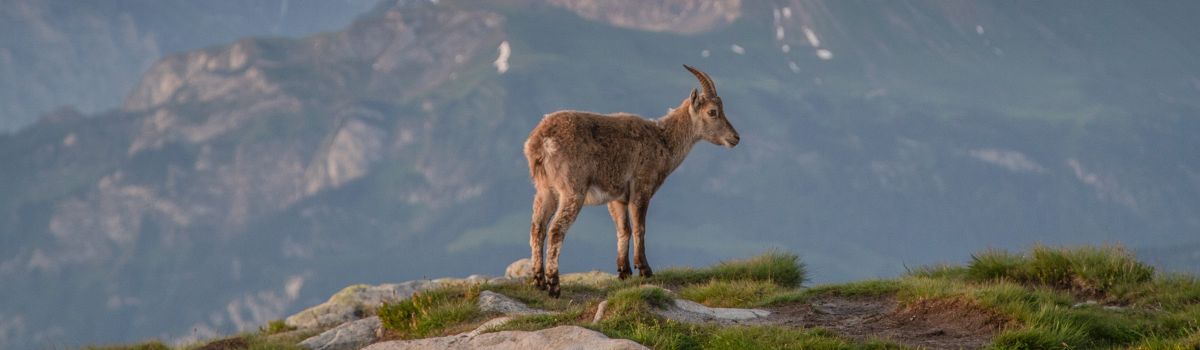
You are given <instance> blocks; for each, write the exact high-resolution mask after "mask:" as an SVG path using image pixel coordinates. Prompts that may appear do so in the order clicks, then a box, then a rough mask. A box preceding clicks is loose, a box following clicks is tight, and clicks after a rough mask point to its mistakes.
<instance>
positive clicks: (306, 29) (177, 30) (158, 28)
mask: <svg viewBox="0 0 1200 350" xmlns="http://www.w3.org/2000/svg"><path fill="white" fill-rule="evenodd" d="M373 4H374V1H373V0H338V1H297V2H293V1H289V0H252V1H206V2H204V3H196V2H193V1H177V0H166V1H154V0H124V1H98V2H97V1H91V2H83V3H80V2H78V1H61V0H4V1H0V33H3V34H0V131H12V130H16V129H18V128H20V127H23V126H26V125H29V124H30V123H32V122H33V121H34V120H35V119H36V118H37V116H38V115H40V114H43V113H46V112H47V111H51V110H53V109H56V108H59V107H62V106H70V107H72V108H76V109H79V110H82V111H84V112H87V113H95V112H99V111H103V110H107V109H111V108H113V107H116V106H119V105H120V103H121V100H122V98H123V97H125V95H126V94H127V93H128V92H129V89H131V88H133V86H134V85H136V84H137V81H138V78H139V77H140V76H141V75H142V73H143V72H144V71H145V70H146V68H147V67H149V66H150V65H151V64H152V63H154V62H155V61H157V60H158V59H159V58H161V57H162V56H164V55H170V54H174V53H179V52H183V51H186V50H192V49H196V48H200V47H206V46H211V45H224V44H227V43H229V42H231V41H234V40H237V39H239V38H242V37H249V36H304V35H309V34H312V33H315V32H321V31H331V30H337V29H341V27H343V26H345V24H346V23H349V22H350V21H351V20H352V19H353V17H354V16H356V15H358V14H359V13H362V12H364V11H366V10H367V9H369V8H370V7H371V6H372V5H373Z"/></svg>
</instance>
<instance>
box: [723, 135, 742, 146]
mask: <svg viewBox="0 0 1200 350" xmlns="http://www.w3.org/2000/svg"><path fill="white" fill-rule="evenodd" d="M741 141H742V137H741V136H738V135H733V137H730V138H729V139H728V140H725V143H727V144H729V148H733V147H734V146H737V145H738V142H741Z"/></svg>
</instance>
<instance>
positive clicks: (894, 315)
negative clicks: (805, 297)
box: [765, 296, 1010, 349]
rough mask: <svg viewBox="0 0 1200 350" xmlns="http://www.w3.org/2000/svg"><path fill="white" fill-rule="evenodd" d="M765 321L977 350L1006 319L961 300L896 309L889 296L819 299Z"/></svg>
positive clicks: (779, 311) (920, 345) (863, 337)
mask: <svg viewBox="0 0 1200 350" xmlns="http://www.w3.org/2000/svg"><path fill="white" fill-rule="evenodd" d="M769 310H770V311H771V312H772V314H771V316H770V317H768V319H767V320H766V322H765V323H768V324H776V325H782V326H792V327H802V328H813V327H820V328H824V329H828V330H830V331H833V332H834V333H837V334H839V335H841V336H844V337H847V338H851V339H857V340H868V339H882V340H888V341H892V342H896V343H899V344H902V345H906V346H912V347H918V348H925V349H979V348H983V347H984V346H986V345H987V344H988V343H989V342H990V341H991V340H992V337H994V336H995V335H996V333H998V332H999V331H1000V330H1001V329H1002V328H1004V326H1006V325H1008V324H1009V323H1010V321H1009V320H1008V319H1006V318H1005V317H1003V316H1001V315H998V314H996V313H995V312H992V311H990V310H987V309H985V308H983V307H980V306H978V305H975V304H973V303H970V302H968V301H966V300H957V299H949V300H921V301H917V302H915V303H913V304H911V305H906V306H900V305H899V304H898V303H897V302H896V299H895V298H893V297H891V296H882V297H860V298H847V297H837V296H830V297H819V298H814V299H812V301H811V302H810V303H800V304H792V305H784V306H779V307H775V308H772V309H769Z"/></svg>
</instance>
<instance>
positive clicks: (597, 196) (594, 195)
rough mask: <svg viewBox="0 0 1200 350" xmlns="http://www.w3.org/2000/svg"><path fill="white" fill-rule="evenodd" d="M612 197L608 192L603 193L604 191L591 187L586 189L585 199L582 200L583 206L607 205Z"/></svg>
mask: <svg viewBox="0 0 1200 350" xmlns="http://www.w3.org/2000/svg"><path fill="white" fill-rule="evenodd" d="M614 197H616V196H613V195H612V194H610V193H608V192H604V190H601V189H600V188H599V187H596V186H591V187H588V191H587V197H586V198H584V200H583V205H596V204H601V203H608V202H609V201H611V200H613V198H614Z"/></svg>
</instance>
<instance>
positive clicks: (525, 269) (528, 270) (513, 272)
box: [504, 258, 533, 278]
mask: <svg viewBox="0 0 1200 350" xmlns="http://www.w3.org/2000/svg"><path fill="white" fill-rule="evenodd" d="M530 276H533V263H532V262H530V261H529V258H524V259H521V260H517V261H513V262H512V264H508V268H507V269H504V277H508V278H527V277H530Z"/></svg>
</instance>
